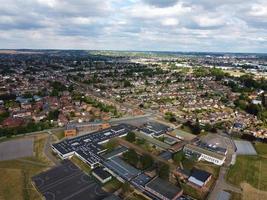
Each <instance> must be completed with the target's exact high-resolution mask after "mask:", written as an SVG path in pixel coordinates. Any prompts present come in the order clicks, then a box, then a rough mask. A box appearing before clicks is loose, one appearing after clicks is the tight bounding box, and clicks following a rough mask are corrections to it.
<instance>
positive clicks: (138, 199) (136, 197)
mask: <svg viewBox="0 0 267 200" xmlns="http://www.w3.org/2000/svg"><path fill="white" fill-rule="evenodd" d="M125 200H148V199H147V198H146V197H144V196H143V195H141V194H138V193H136V192H133V193H131V194H130V195H129V196H127V197H126V198H125Z"/></svg>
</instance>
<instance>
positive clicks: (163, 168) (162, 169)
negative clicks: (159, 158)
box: [158, 164, 170, 180]
mask: <svg viewBox="0 0 267 200" xmlns="http://www.w3.org/2000/svg"><path fill="white" fill-rule="evenodd" d="M158 174H159V177H160V178H162V179H166V180H168V179H169V174H170V167H169V165H167V164H162V165H160V166H159V169H158Z"/></svg>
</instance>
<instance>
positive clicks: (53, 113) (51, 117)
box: [47, 110, 59, 120]
mask: <svg viewBox="0 0 267 200" xmlns="http://www.w3.org/2000/svg"><path fill="white" fill-rule="evenodd" d="M58 115H59V110H54V111H50V112H49V113H48V117H47V119H48V120H57V119H58Z"/></svg>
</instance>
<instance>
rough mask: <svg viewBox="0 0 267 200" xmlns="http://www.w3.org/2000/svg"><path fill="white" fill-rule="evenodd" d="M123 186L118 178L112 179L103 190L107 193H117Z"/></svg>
mask: <svg viewBox="0 0 267 200" xmlns="http://www.w3.org/2000/svg"><path fill="white" fill-rule="evenodd" d="M121 186H122V183H121V182H120V181H119V180H117V179H116V178H114V177H113V178H112V179H111V180H110V181H109V182H107V183H105V185H104V186H103V189H104V190H105V191H107V192H111V193H113V192H115V191H117V190H118V189H119V188H120V187H121Z"/></svg>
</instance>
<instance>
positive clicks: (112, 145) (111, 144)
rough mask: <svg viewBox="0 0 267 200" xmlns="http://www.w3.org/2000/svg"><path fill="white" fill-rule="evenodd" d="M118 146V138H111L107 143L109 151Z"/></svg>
mask: <svg viewBox="0 0 267 200" xmlns="http://www.w3.org/2000/svg"><path fill="white" fill-rule="evenodd" d="M116 146H118V143H117V141H116V140H113V139H111V140H109V141H108V142H107V144H106V148H107V151H108V152H110V151H112V150H114V148H115V147H116Z"/></svg>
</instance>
